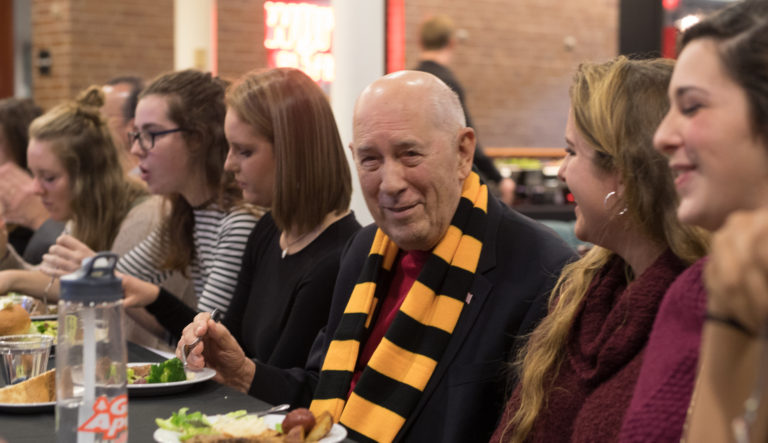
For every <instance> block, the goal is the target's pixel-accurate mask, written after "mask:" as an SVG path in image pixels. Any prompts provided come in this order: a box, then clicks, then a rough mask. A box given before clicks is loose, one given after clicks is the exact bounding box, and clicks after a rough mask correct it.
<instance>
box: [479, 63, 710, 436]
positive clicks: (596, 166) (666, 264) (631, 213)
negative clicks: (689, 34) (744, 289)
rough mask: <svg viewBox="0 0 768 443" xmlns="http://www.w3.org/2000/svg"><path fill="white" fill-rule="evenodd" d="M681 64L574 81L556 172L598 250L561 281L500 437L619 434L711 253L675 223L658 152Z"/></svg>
mask: <svg viewBox="0 0 768 443" xmlns="http://www.w3.org/2000/svg"><path fill="white" fill-rule="evenodd" d="M672 66H673V64H672V62H671V61H667V60H645V61H641V60H629V59H627V58H625V57H618V58H616V59H614V60H612V61H610V62H607V63H602V64H591V63H586V64H582V65H581V66H580V67H579V69H578V71H577V73H576V76H575V79H574V83H573V85H572V87H571V111H570V113H569V117H568V124H567V126H566V131H565V133H566V143H567V148H566V153H567V155H566V158H565V160H564V162H563V164H562V166H561V168H560V172H559V174H558V176H559V177H560V179H561V180H563V181H564V182H565V183H566V184H567V185H568V187H569V189H570V190H571V192H572V193H573V195H574V197H575V200H576V204H577V205H576V208H575V212H576V225H575V233H576V236H577V237H579V239H581V240H584V241H588V242H591V243H593V244H594V245H595V246H594V247H593V248H592V249H591V250H590V251H589V252H588V253H587V254H586V255H585V256H584V257H582V258H581V259H579V260H578V261H576V262H574V263H572V264H570V265H568V266H567V267H566V268H565V269H564V271H563V273H562V275H561V276H560V278H559V280H558V283H557V285H556V287H555V289H554V290H553V292H552V296H551V299H550V306H549V311H550V312H549V314H548V315H547V316H546V317H545V318H544V320H543V321H542V322H541V324H540V325H539V326H538V327H537V328H536V329H535V330H534V332H533V333H532V335H531V337H530V340H529V342H528V344H527V345H526V347H525V348H524V349H523V350H522V351H521V353H520V357H519V360H518V362H517V367H518V368H519V370H520V378H519V385H518V387H517V388H516V390H515V391H514V393H513V394H512V397H511V398H510V400H509V401H508V403H507V406H506V410H505V413H504V416H503V418H502V421H501V423H500V424H499V426H498V428H497V430H496V432H495V434H494V437H493V439H492V441H514V442H522V441H541V442H552V441H614V440H615V439H616V436H617V435H618V432H619V429H620V427H621V422H622V418H623V414H624V410H625V409H626V408H627V407H628V405H629V401H630V398H631V392H632V388H633V387H634V384H635V381H636V379H637V376H638V372H639V369H640V363H641V359H642V355H643V349H644V347H645V344H646V341H647V338H648V333H649V331H650V329H651V326H652V325H653V320H654V317H655V315H656V311H657V309H658V307H659V303H660V302H661V300H662V297H663V295H664V293H665V291H666V289H667V287H668V286H669V284H671V283H672V281H674V279H675V278H676V277H677V275H678V274H680V273H681V272H682V271H683V270H684V269H685V268H686V267H687V266H688V265H689V264H691V263H692V262H694V261H695V260H696V259H698V258H699V257H701V256H702V255H703V254H704V253H705V251H706V246H705V241H704V239H703V237H702V236H701V234H699V233H698V232H697V231H695V230H694V229H692V228H689V227H686V226H684V225H682V224H681V223H680V222H679V221H678V220H677V217H676V216H675V210H676V207H677V199H676V196H675V192H674V186H673V178H672V174H671V172H670V170H669V168H668V167H667V165H666V161H665V159H664V157H663V156H662V155H661V154H660V153H658V152H656V151H654V149H653V143H652V139H653V133H654V130H655V129H656V126H657V125H658V124H659V122H660V121H661V119H662V117H663V116H664V113H665V112H666V110H667V109H668V107H669V102H668V100H667V98H666V88H667V85H668V84H669V79H670V76H671V74H672ZM636 91H643V92H642V94H637V93H636Z"/></svg>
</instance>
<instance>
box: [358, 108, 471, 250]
mask: <svg viewBox="0 0 768 443" xmlns="http://www.w3.org/2000/svg"><path fill="white" fill-rule="evenodd" d="M391 95H392V94H390V97H388V98H381V97H380V98H378V99H377V98H372V99H370V100H366V101H362V102H361V103H360V104H359V105H358V108H357V110H356V113H355V124H354V140H353V142H352V144H351V145H350V148H351V149H352V153H353V156H354V158H355V164H356V165H357V171H358V176H359V177H360V185H361V188H362V191H363V194H364V197H365V201H366V204H367V205H368V209H369V210H370V211H371V215H372V216H373V219H374V220H375V221H376V224H377V225H378V226H379V227H380V228H381V229H382V230H383V231H384V232H385V233H386V234H387V235H388V236H389V237H390V238H391V239H392V240H393V241H394V242H395V243H396V244H397V245H398V246H399V247H400V248H402V249H404V250H414V249H415V250H424V251H426V250H430V249H432V248H433V247H434V246H435V245H437V243H438V242H439V241H440V239H441V238H442V237H443V235H444V234H445V232H446V230H447V229H448V226H449V225H450V222H451V218H452V217H453V214H454V212H455V211H456V207H457V206H458V202H459V198H460V197H461V188H462V183H463V181H464V179H465V178H466V177H467V175H468V174H469V171H470V169H471V165H472V154H473V153H474V146H475V145H474V132H473V131H472V130H471V129H468V128H464V129H461V130H457V131H448V130H445V129H441V128H439V127H437V126H436V125H435V124H434V117H433V115H431V113H430V112H429V108H428V107H427V106H425V105H423V104H420V103H425V102H427V101H428V100H419V97H413V96H410V97H409V96H408V95H407V94H395V96H394V97H391Z"/></svg>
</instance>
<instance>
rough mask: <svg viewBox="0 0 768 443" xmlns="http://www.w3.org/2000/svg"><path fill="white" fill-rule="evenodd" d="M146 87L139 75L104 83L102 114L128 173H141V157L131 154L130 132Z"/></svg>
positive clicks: (124, 168) (124, 169) (136, 174)
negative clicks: (139, 165)
mask: <svg viewBox="0 0 768 443" xmlns="http://www.w3.org/2000/svg"><path fill="white" fill-rule="evenodd" d="M142 89H144V81H143V80H142V79H141V78H139V77H133V76H123V77H115V78H113V79H110V80H109V81H108V82H106V83H105V84H104V86H103V87H102V90H103V91H104V96H105V100H104V106H102V107H101V114H102V115H103V116H104V118H105V119H106V120H107V125H108V126H109V131H110V132H111V133H112V139H113V140H114V141H115V146H117V151H118V153H119V154H120V164H121V165H122V166H123V171H125V173H126V174H130V175H133V176H137V177H138V175H139V168H138V167H137V166H138V164H139V159H138V158H137V157H136V156H134V155H133V154H131V152H130V151H131V143H132V140H131V138H130V136H129V135H128V132H130V131H131V130H133V120H134V118H135V117H136V104H137V103H138V101H139V93H141V90H142Z"/></svg>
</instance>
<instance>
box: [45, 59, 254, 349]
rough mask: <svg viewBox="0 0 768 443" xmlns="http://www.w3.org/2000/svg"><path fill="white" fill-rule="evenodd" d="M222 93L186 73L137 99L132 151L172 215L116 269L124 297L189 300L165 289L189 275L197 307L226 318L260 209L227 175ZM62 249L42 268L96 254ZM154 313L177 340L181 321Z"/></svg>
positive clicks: (215, 83)
mask: <svg viewBox="0 0 768 443" xmlns="http://www.w3.org/2000/svg"><path fill="white" fill-rule="evenodd" d="M225 88H226V84H225V82H224V81H222V80H220V79H217V78H214V77H212V76H211V75H210V74H208V73H203V72H199V71H195V70H184V71H178V72H171V73H168V74H163V75H160V76H159V77H157V78H156V79H154V80H153V81H152V82H151V83H150V84H149V85H148V86H147V87H146V88H145V89H144V90H143V91H142V93H141V94H140V95H139V103H138V105H137V106H136V119H135V127H136V131H135V132H133V133H132V134H131V137H132V140H133V143H132V145H131V153H132V154H134V155H136V156H137V157H138V158H139V165H138V166H139V170H140V171H141V178H142V180H144V181H145V182H146V184H147V187H148V188H149V191H150V192H152V193H153V194H156V195H162V196H164V197H165V199H166V201H167V202H168V203H169V205H170V210H169V212H168V214H167V215H166V216H165V217H164V218H163V220H162V222H161V224H160V225H159V226H158V227H157V229H155V230H154V231H153V232H152V233H151V234H150V235H149V236H148V237H147V238H146V239H145V240H144V241H142V242H141V243H139V244H138V245H136V247H135V248H133V249H132V250H131V251H129V252H128V253H126V254H125V255H123V256H122V257H121V258H120V261H119V262H118V264H117V270H118V271H120V272H121V273H123V274H124V276H123V284H124V288H125V291H126V292H127V293H130V292H131V291H133V290H134V289H133V288H143V289H142V290H144V291H153V292H154V293H155V294H157V293H163V294H165V295H167V296H170V297H172V296H177V297H179V298H181V299H182V300H184V301H185V302H187V303H189V302H190V300H188V299H187V297H186V295H182V294H179V293H177V292H174V291H171V290H168V289H166V288H164V287H161V286H160V285H161V283H163V282H165V281H166V280H167V279H168V278H170V277H171V276H172V275H173V274H174V273H183V274H184V275H187V272H188V273H189V275H190V277H191V280H192V281H193V282H194V294H195V297H194V301H192V302H191V305H192V306H195V308H196V309H197V310H198V311H206V312H210V311H212V310H213V309H219V310H220V311H222V313H226V312H227V310H228V308H229V304H230V301H231V299H232V294H233V293H234V290H235V286H236V284H237V276H238V274H239V272H240V267H241V265H242V258H243V251H244V250H245V245H246V242H247V239H248V235H249V234H250V233H251V230H253V227H254V226H255V225H256V222H257V220H258V215H260V212H259V211H257V210H256V209H255V208H253V207H251V206H249V205H244V204H242V200H241V199H242V196H241V193H240V190H239V189H238V187H237V184H236V182H235V180H234V179H233V177H232V175H231V174H226V173H225V171H224V161H225V159H226V156H227V150H228V145H227V139H226V138H225V136H224V116H225V114H226V106H225V103H224V93H225ZM57 246H58V247H59V248H57V250H56V251H52V252H55V253H52V254H48V255H46V257H45V258H44V261H43V266H42V267H43V269H44V270H45V271H46V272H49V273H51V274H53V275H60V274H62V273H67V272H71V271H72V270H74V269H76V268H77V267H79V266H80V263H81V261H82V259H83V258H85V257H89V256H91V255H93V249H92V248H88V247H86V245H83V244H82V243H81V242H78V241H77V240H76V239H74V238H72V237H63V238H59V240H58V241H57ZM163 298H164V299H167V297H163ZM151 311H153V310H151ZM156 312H158V313H159V315H155V316H154V318H156V320H157V322H158V324H159V325H161V326H162V327H163V328H165V330H166V331H167V332H168V333H170V335H171V336H172V337H174V338H178V337H179V336H180V335H181V328H177V327H176V322H175V320H176V319H174V318H172V317H167V316H163V315H162V313H160V311H156ZM185 324H186V323H185Z"/></svg>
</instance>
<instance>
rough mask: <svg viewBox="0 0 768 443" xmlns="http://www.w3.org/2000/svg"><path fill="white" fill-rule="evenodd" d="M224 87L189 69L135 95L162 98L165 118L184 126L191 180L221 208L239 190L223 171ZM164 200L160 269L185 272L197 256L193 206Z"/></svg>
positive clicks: (164, 77) (234, 199) (174, 199)
mask: <svg viewBox="0 0 768 443" xmlns="http://www.w3.org/2000/svg"><path fill="white" fill-rule="evenodd" d="M226 86H227V83H226V82H225V81H223V80H221V79H218V78H216V77H212V76H211V74H209V73H204V72H200V71H195V70H192V69H188V70H184V71H178V72H171V73H167V74H163V75H160V76H159V77H157V78H155V79H154V80H153V81H152V83H150V84H149V86H147V87H146V88H145V89H144V90H143V91H142V92H141V94H140V95H139V100H141V99H142V98H144V97H147V96H150V95H158V96H161V97H163V98H165V100H166V101H167V103H168V118H169V119H170V120H171V121H172V122H174V123H175V124H177V125H178V126H179V127H180V128H182V129H184V131H183V132H182V137H183V139H184V141H185V144H186V147H187V149H188V151H189V159H190V165H191V170H190V171H189V174H190V179H191V180H203V182H204V184H205V187H206V189H210V190H212V191H213V192H214V194H215V196H216V197H215V200H216V201H217V202H218V204H219V207H220V208H221V209H222V210H224V211H227V210H229V209H231V208H232V207H233V206H235V205H236V204H238V203H239V201H240V190H239V189H238V188H237V186H236V184H235V182H234V179H233V177H232V175H231V174H227V173H225V172H224V161H225V160H226V157H227V150H228V145H227V139H226V138H225V137H224V116H225V114H226V107H225V106H224V92H225V89H226ZM165 198H166V199H167V200H168V201H170V206H171V210H170V214H169V215H168V216H167V217H166V218H165V220H164V221H163V224H162V226H161V238H163V239H164V240H166V241H167V242H168V243H167V245H168V246H167V249H166V251H167V252H166V256H165V259H164V261H163V263H162V265H161V267H163V268H164V269H171V270H178V271H182V272H184V271H185V270H186V269H187V267H188V266H189V265H190V264H191V263H192V260H193V259H194V257H195V247H194V238H193V231H194V227H195V220H194V212H193V211H194V209H195V208H193V207H192V206H191V205H190V204H189V202H187V200H186V199H184V197H182V196H181V195H180V194H172V195H167V196H165Z"/></svg>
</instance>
